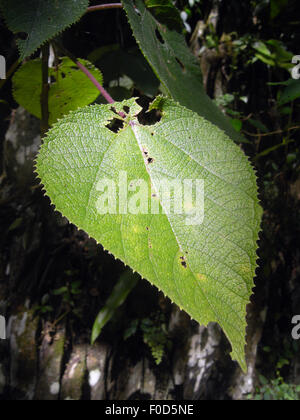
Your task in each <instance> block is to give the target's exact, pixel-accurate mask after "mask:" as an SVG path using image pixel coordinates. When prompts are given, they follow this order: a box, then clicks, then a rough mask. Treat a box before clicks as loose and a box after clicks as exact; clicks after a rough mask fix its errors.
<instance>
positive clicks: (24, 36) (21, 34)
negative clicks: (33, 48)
mask: <svg viewBox="0 0 300 420" xmlns="http://www.w3.org/2000/svg"><path fill="white" fill-rule="evenodd" d="M17 38H18V39H21V40H22V41H26V39H28V34H27V33H26V32H18V33H17Z"/></svg>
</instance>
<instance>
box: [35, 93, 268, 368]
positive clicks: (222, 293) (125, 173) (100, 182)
mask: <svg viewBox="0 0 300 420" xmlns="http://www.w3.org/2000/svg"><path fill="white" fill-rule="evenodd" d="M113 106H114V108H112V106H111V105H93V106H90V107H86V108H83V109H81V110H78V111H75V112H72V113H70V115H68V116H67V117H65V118H64V119H62V120H60V121H59V122H58V123H57V124H56V125H55V126H54V127H53V128H52V129H51V130H50V131H49V133H48V135H47V137H46V138H45V142H44V144H43V145H42V147H41V150H40V153H39V156H38V159H37V173H38V176H39V177H40V179H41V181H42V184H43V185H44V187H45V190H46V193H47V195H48V196H49V197H50V199H51V201H52V203H54V205H55V206H56V209H57V210H58V211H60V212H61V213H62V214H63V215H64V216H66V217H67V218H68V219H69V220H70V221H71V222H72V223H74V224H75V225H76V226H78V227H79V228H81V229H83V230H85V231H86V232H87V233H88V234H89V235H90V236H91V237H93V238H95V239H96V240H97V241H98V242H99V243H101V244H102V245H103V247H104V248H105V249H107V250H109V251H110V252H111V253H112V254H113V255H114V256H115V257H117V258H119V259H120V260H122V261H123V262H124V263H125V264H126V265H129V266H130V267H131V268H132V269H133V270H135V271H137V272H138V273H140V274H141V275H142V277H144V278H146V279H147V280H149V281H150V282H151V283H152V284H155V285H156V286H157V287H158V288H159V289H161V290H162V291H163V292H164V293H165V294H166V295H167V296H169V297H170V298H171V299H172V301H174V302H175V303H176V304H177V305H179V306H180V308H182V309H184V310H185V311H186V312H188V313H189V314H190V315H191V317H192V318H194V319H196V320H197V321H198V322H200V323H201V324H205V325H207V323H209V322H211V321H214V322H218V323H219V324H220V325H221V326H222V328H223V330H224V331H225V333H226V335H227V337H228V338H229V340H230V342H231V345H232V356H233V358H234V359H235V360H237V361H238V362H239V363H240V365H241V366H242V368H243V369H246V365H245V358H244V345H245V327H246V321H245V315H246V305H247V303H248V302H249V297H250V295H251V294H252V287H253V277H254V275H255V269H256V258H257V257H256V248H257V239H258V232H259V228H260V219H261V213H262V211H261V208H260V206H259V204H258V199H257V186H256V176H255V173H254V171H253V168H252V167H251V165H250V163H249V161H248V159H247V157H246V156H245V155H244V153H243V152H242V151H241V149H240V148H239V147H238V146H237V145H235V144H234V143H233V142H232V141H231V139H230V138H229V137H227V135H225V133H224V132H223V131H222V130H220V129H219V128H217V127H216V126H214V125H213V124H211V123H210V122H209V121H207V120H205V119H203V118H201V117H199V116H198V115H197V114H196V113H194V112H192V111H190V110H188V109H186V108H184V107H182V106H180V105H179V104H177V103H175V102H173V101H172V100H171V99H165V98H162V97H158V98H157V99H156V100H155V102H154V103H153V105H152V107H151V108H152V109H158V110H160V111H162V113H163V115H162V118H161V120H160V121H159V122H158V123H156V124H155V125H147V126H144V125H141V124H140V123H139V121H138V119H137V117H136V115H137V114H138V113H139V112H140V110H141V108H140V106H139V105H138V104H137V103H136V102H135V100H134V99H130V100H127V101H123V102H121V103H115V104H114V105H113ZM121 111H122V112H126V113H127V115H126V118H125V122H124V127H123V128H122V129H121V130H120V131H119V132H117V133H115V132H113V131H111V130H110V129H109V128H108V127H107V126H108V125H109V122H110V121H111V120H112V119H114V118H116V117H117V118H120V119H121V117H119V116H118V114H117V113H120V112H121ZM116 112H117V113H116ZM141 180H144V182H146V188H144V187H145V186H143V184H142V182H143V181H141ZM163 180H165V181H169V182H172V181H173V182H177V183H178V182H179V183H180V185H185V182H191V181H188V180H193V182H194V183H196V182H197V181H196V180H203V182H204V219H203V220H202V219H201V215H200V217H198V219H196V220H198V221H197V223H194V224H191V219H189V217H190V216H191V214H189V211H191V210H192V209H193V206H194V204H195V190H194V196H193V198H191V197H188V195H187V200H185V204H186V206H185V207H184V211H181V212H180V211H179V212H178V211H177V210H176V211H172V208H173V207H172V206H173V205H174V206H177V205H178V204H179V203H182V200H181V198H178V195H176V193H175V191H173V190H172V191H171V194H170V196H169V197H168V196H167V195H164V194H162V193H161V191H160V189H159V184H160V182H162V181H163ZM107 182H110V183H114V185H115V186H116V193H117V199H116V202H114V197H115V195H114V191H113V185H111V186H110V187H109V188H110V189H106V187H105V185H106V183H107ZM199 182H201V181H199ZM108 186H109V184H107V187H108ZM122 187H124V188H125V189H126V191H127V189H128V192H127V193H126V194H128V206H127V204H126V203H127V200H126V199H125V196H124V194H125V193H124V191H123V190H122ZM150 189H151V191H150ZM199 197H200V195H199ZM150 201H151V204H154V209H155V204H157V205H158V206H159V208H160V210H161V211H160V212H159V214H153V213H155V211H153V210H152V208H151V210H150V204H149V202H150ZM170 202H171V204H172V205H171V209H170V211H169V210H168V203H170ZM200 202H201V200H199V203H200ZM107 203H109V204H110V205H111V210H109V212H108V213H106V214H105V205H107ZM104 204H105V205H104ZM145 204H146V207H144V206H145ZM148 204H149V206H148ZM176 208H177V207H176ZM200 208H201V206H200V205H199V206H198V209H200ZM162 209H164V210H162ZM106 210H107V209H106ZM174 210H175V207H174ZM113 213H115V214H113ZM143 213H147V214H143ZM156 213H157V212H156ZM201 222H202V223H201Z"/></svg>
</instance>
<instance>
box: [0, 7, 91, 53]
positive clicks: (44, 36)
mask: <svg viewBox="0 0 300 420" xmlns="http://www.w3.org/2000/svg"><path fill="white" fill-rule="evenodd" d="M88 5H89V0H14V1H12V0H0V8H1V10H2V13H3V15H4V18H5V21H6V24H7V26H8V27H9V29H10V30H11V31H12V32H14V33H15V34H18V33H20V34H23V35H24V36H25V38H26V39H21V40H18V46H19V49H20V54H21V60H23V59H24V58H26V57H28V56H29V55H31V54H33V53H34V52H35V51H36V50H37V49H38V48H39V47H40V46H41V45H42V44H44V43H45V42H46V41H48V40H49V39H51V38H53V37H54V36H56V35H57V34H59V33H60V32H62V31H63V30H64V29H66V28H67V27H68V26H70V25H72V24H73V23H75V22H77V21H78V20H79V19H80V17H81V16H82V15H83V14H84V12H85V11H86V9H87V7H88Z"/></svg>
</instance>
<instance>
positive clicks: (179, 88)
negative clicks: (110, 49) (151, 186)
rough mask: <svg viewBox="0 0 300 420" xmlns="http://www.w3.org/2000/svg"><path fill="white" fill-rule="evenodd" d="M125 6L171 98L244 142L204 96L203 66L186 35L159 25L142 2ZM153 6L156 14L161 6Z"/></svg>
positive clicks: (144, 49) (126, 0) (138, 37)
mask: <svg viewBox="0 0 300 420" xmlns="http://www.w3.org/2000/svg"><path fill="white" fill-rule="evenodd" d="M122 3H123V5H124V8H125V10H126V13H127V16H128V20H129V22H130V25H131V28H132V31H133V35H134V36H135V38H136V40H137V43H138V44H139V47H140V49H141V50H142V52H143V54H144V55H145V57H146V58H147V60H148V61H149V63H150V65H151V66H152V68H153V70H154V72H155V73H156V75H157V77H158V78H159V79H160V81H161V82H162V83H163V85H164V87H165V88H166V91H167V92H168V93H169V94H170V96H171V97H172V98H173V99H174V100H175V101H178V102H179V103H180V104H181V105H183V106H186V107H187V108H189V109H191V110H193V111H195V112H197V113H198V114H199V115H200V116H202V117H204V118H205V119H207V120H209V121H211V122H212V123H213V124H216V125H217V126H218V127H220V128H221V129H222V130H224V131H225V132H226V134H227V135H228V136H230V137H231V138H232V139H233V140H235V141H237V142H242V141H243V136H241V134H239V133H237V131H236V130H234V128H233V127H232V125H231V124H230V122H229V120H228V119H227V118H226V117H225V116H224V114H223V113H222V112H221V111H220V109H219V108H218V107H217V106H216V105H215V103H214V102H213V101H212V100H211V99H210V98H209V97H208V96H207V94H206V93H205V91H204V87H203V84H202V74H201V70H200V64H199V62H198V61H197V59H196V58H195V57H194V56H193V54H192V53H191V51H190V50H189V48H188V47H187V45H186V42H185V39H184V37H183V35H182V34H181V33H180V32H177V31H176V30H170V29H169V28H168V27H167V26H166V25H164V24H162V23H161V22H159V21H158V20H157V19H156V18H155V17H154V16H153V15H152V14H151V12H150V11H149V10H148V9H147V8H146V6H145V4H144V2H143V1H142V0H136V1H134V2H133V1H132V0H122ZM152 3H153V4H152V9H153V10H156V9H157V7H155V6H157V5H158V4H159V3H160V2H152ZM134 5H136V8H135V7H134ZM169 7H171V4H169ZM173 7H174V6H173ZM150 10H151V9H150ZM158 10H160V9H158Z"/></svg>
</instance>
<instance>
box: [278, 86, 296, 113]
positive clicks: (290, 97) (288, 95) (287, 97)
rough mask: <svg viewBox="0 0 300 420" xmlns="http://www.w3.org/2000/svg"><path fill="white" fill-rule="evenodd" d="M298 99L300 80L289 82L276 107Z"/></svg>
mask: <svg viewBox="0 0 300 420" xmlns="http://www.w3.org/2000/svg"><path fill="white" fill-rule="evenodd" d="M298 98H300V80H292V79H291V80H290V82H289V84H288V86H287V87H286V88H285V89H284V90H283V92H282V94H281V95H280V97H279V100H278V105H279V106H281V105H285V104H287V103H289V102H292V101H295V100H296V99H298Z"/></svg>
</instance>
